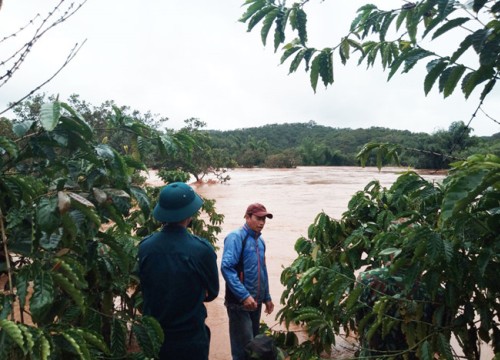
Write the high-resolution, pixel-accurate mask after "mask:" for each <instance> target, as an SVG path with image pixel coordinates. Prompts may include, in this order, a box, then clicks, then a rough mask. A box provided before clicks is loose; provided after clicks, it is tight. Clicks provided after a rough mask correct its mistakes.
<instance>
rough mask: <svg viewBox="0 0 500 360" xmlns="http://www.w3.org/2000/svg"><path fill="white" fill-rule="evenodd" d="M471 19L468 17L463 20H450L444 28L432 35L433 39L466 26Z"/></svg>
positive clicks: (462, 18)
mask: <svg viewBox="0 0 500 360" xmlns="http://www.w3.org/2000/svg"><path fill="white" fill-rule="evenodd" d="M469 20H470V19H469V18H466V17H461V18H456V19H452V20H449V21H448V22H446V23H445V24H444V25H443V26H441V27H440V28H439V29H437V30H436V31H435V32H434V34H433V35H432V39H435V38H437V37H438V36H441V35H443V34H444V33H446V32H447V31H449V30H451V29H454V28H456V27H457V26H461V25H463V24H465V23H466V22H467V21H469Z"/></svg>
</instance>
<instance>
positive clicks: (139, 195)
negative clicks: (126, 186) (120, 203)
mask: <svg viewBox="0 0 500 360" xmlns="http://www.w3.org/2000/svg"><path fill="white" fill-rule="evenodd" d="M130 192H131V193H132V196H133V197H134V199H135V200H136V201H137V204H139V207H140V209H141V211H142V212H143V214H144V216H145V217H146V218H148V217H149V215H150V214H151V202H150V200H149V197H148V195H147V194H146V192H145V191H144V189H143V188H141V187H138V186H131V187H130Z"/></svg>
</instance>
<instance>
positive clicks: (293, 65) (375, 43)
mask: <svg viewBox="0 0 500 360" xmlns="http://www.w3.org/2000/svg"><path fill="white" fill-rule="evenodd" d="M306 5H307V1H305V2H302V1H294V2H292V4H291V5H290V6H289V7H287V6H286V5H285V3H281V2H279V3H275V2H274V1H262V0H258V1H246V2H245V3H244V6H247V10H246V13H245V15H243V16H242V17H241V19H240V21H242V22H248V31H251V30H252V29H253V28H254V27H255V26H256V25H257V24H258V23H259V22H262V30H261V34H262V42H263V44H264V45H265V44H266V37H267V33H268V32H269V31H270V30H271V28H272V27H273V26H274V29H275V37H274V49H275V51H276V50H277V49H278V47H279V45H280V44H283V47H282V50H283V55H282V56H281V63H284V62H285V61H286V60H287V59H289V58H291V57H292V55H294V56H293V59H292V60H291V62H290V73H292V72H295V71H297V69H298V68H299V66H300V65H301V64H304V65H305V70H306V71H309V70H310V83H311V87H312V88H313V90H314V91H316V88H317V85H318V79H321V80H322V82H323V84H324V85H325V86H328V85H331V84H333V81H334V78H333V65H332V63H333V54H334V53H337V52H338V55H339V57H340V60H341V62H342V63H343V64H345V63H346V62H347V60H349V59H350V58H351V55H352V54H353V53H359V59H358V64H361V63H366V65H367V67H371V66H374V65H375V63H376V61H377V60H378V59H379V60H380V63H381V65H382V67H383V69H388V71H389V79H391V78H392V77H393V76H394V74H396V73H397V72H398V71H399V70H400V68H401V67H402V72H403V73H406V72H409V71H410V70H411V69H413V67H414V66H415V65H416V64H417V63H419V62H420V61H421V60H423V59H425V58H432V59H431V60H430V61H429V62H428V63H427V70H428V74H427V77H426V79H425V86H424V89H425V93H426V94H427V93H429V91H430V90H431V89H432V87H433V85H434V83H435V82H436V80H438V79H439V89H438V90H439V92H440V93H442V94H443V96H444V97H445V98H446V97H448V96H450V95H451V94H452V93H453V91H454V90H455V88H456V87H457V86H458V85H459V84H460V88H461V90H462V92H463V94H464V96H465V98H468V97H469V96H470V95H471V93H472V92H473V90H474V89H475V88H476V87H477V86H479V85H480V84H482V83H485V85H484V86H483V90H482V92H481V95H480V99H481V100H484V98H485V97H486V96H487V95H488V93H490V92H491V90H492V89H493V88H494V86H495V83H496V78H497V77H498V66H499V64H498V55H499V49H500V22H499V21H498V8H499V7H500V3H499V2H498V1H484V0H475V1H470V2H469V3H467V4H465V5H464V4H462V3H461V2H456V1H448V0H421V1H416V2H407V3H405V4H403V6H402V7H401V8H398V9H392V10H381V9H379V8H378V7H377V6H375V5H371V4H370V5H365V6H362V7H361V8H359V9H358V11H357V16H356V18H355V19H354V20H353V21H352V23H351V27H350V31H349V34H348V35H346V36H345V37H343V38H342V39H341V40H340V41H339V42H338V44H337V45H336V46H335V47H333V48H325V49H322V50H319V49H317V48H315V47H310V46H309V45H308V36H307V28H306V25H307V14H306V13H305V10H304V8H305V7H306ZM462 10H465V11H462ZM265 14H267V15H266V16H265V17H264V15H265ZM464 14H465V15H466V16H463V15H464ZM480 19H481V20H480ZM288 25H289V26H290V29H291V32H292V34H297V37H296V38H295V39H293V40H291V41H290V42H288V43H285V40H286V39H285V34H286V31H285V30H286V28H287V27H288ZM463 30H465V31H467V32H468V35H466V36H465V37H463V35H459V36H461V37H463V41H462V42H461V43H460V44H459V45H458V47H457V48H456V49H455V50H454V51H452V52H450V53H449V54H438V53H437V52H435V51H433V50H429V49H425V48H424V46H426V45H424V40H425V38H426V37H427V38H429V37H430V38H431V41H432V40H435V39H437V38H440V37H444V36H449V35H450V34H455V33H458V31H463ZM458 34H461V33H458ZM391 37H392V38H393V39H392V40H391ZM468 50H472V51H474V52H475V54H476V55H477V57H478V59H479V63H478V64H477V66H476V67H475V68H473V67H471V66H468V65H466V64H461V63H459V62H458V61H459V60H461V56H462V55H463V54H464V53H466V52H467V51H468Z"/></svg>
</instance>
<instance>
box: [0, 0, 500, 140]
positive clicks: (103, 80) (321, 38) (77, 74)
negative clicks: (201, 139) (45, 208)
mask: <svg viewBox="0 0 500 360" xmlns="http://www.w3.org/2000/svg"><path fill="white" fill-rule="evenodd" d="M366 2H367V1H365V0H349V1H344V2H341V4H339V2H335V1H331V2H310V3H308V9H310V11H309V12H308V13H309V39H310V41H311V45H313V46H318V47H324V46H334V45H335V44H336V42H337V41H338V39H339V37H340V36H342V35H344V34H346V32H347V29H348V27H349V24H350V21H351V20H352V19H353V18H354V12H355V10H356V9H357V8H358V7H359V6H361V5H363V4H364V3H366ZM372 2H375V3H379V4H383V5H381V6H384V7H385V6H392V7H398V6H400V5H401V2H400V1H399V0H385V1H382V0H378V1H372ZM55 3H56V2H55V1H52V0H51V1H48V0H47V1H45V2H44V3H43V5H41V3H40V2H39V1H36V0H22V1H21V0H5V1H4V4H3V8H2V9H1V10H0V25H1V28H0V38H3V37H4V36H6V35H9V34H10V33H11V32H13V31H15V30H17V29H18V28H19V27H20V26H21V24H24V23H26V22H27V21H28V20H29V19H30V18H31V17H32V16H33V15H34V14H35V13H36V12H40V13H41V14H42V15H43V14H45V13H46V12H47V11H49V10H50V9H51V8H52V7H51V5H53V4H55ZM242 4H243V0H241V1H238V0H218V1H217V2H211V1H206V0H170V1H158V0H151V1H148V2H143V3H139V2H136V1H134V2H133V1H129V0H122V1H117V0H106V1H97V0H88V2H87V3H86V4H85V5H84V7H83V8H82V9H81V10H80V11H78V13H77V14H75V15H74V16H73V17H72V18H70V19H69V20H68V21H66V22H65V23H64V24H62V25H60V26H58V27H56V28H54V29H53V30H51V31H50V32H49V33H48V34H47V35H46V36H44V37H43V38H42V39H41V41H40V43H39V44H37V46H36V47H35V49H34V51H33V53H32V54H31V55H30V56H29V58H28V61H26V63H25V64H23V67H22V68H21V69H20V71H19V72H18V73H17V74H16V75H15V77H14V78H13V80H12V81H10V82H9V83H8V84H7V85H5V86H3V87H1V88H0V105H1V106H2V109H3V108H4V106H5V104H6V103H7V102H9V101H14V100H16V99H17V98H18V97H20V96H22V95H24V94H25V93H26V92H27V91H29V90H31V89H32V88H33V86H34V85H35V84H39V83H41V82H42V81H44V80H45V79H46V78H47V77H48V76H50V75H51V74H52V73H53V72H54V71H56V70H57V69H58V67H59V66H60V65H61V64H62V62H63V61H64V59H65V58H66V56H67V53H68V52H69V50H70V49H71V48H72V47H73V45H74V44H75V43H76V42H82V41H83V40H84V39H87V42H86V44H85V45H84V47H83V48H82V50H81V51H80V53H79V54H78V56H77V57H76V58H75V59H74V60H73V61H72V62H71V64H70V65H69V66H68V67H67V68H66V69H64V70H63V72H61V73H60V74H59V75H58V76H57V77H56V78H55V79H54V80H53V81H52V82H51V83H49V84H48V85H47V86H46V87H44V88H43V89H42V90H43V91H45V92H47V93H49V94H52V93H59V94H60V96H61V97H62V98H65V97H67V96H69V95H70V94H72V93H77V94H79V95H81V98H82V99H84V100H87V101H89V102H90V103H92V104H94V105H99V104H101V103H102V102H104V101H106V100H115V101H116V102H117V103H118V104H119V105H128V106H130V107H131V108H133V109H137V110H140V111H143V112H145V111H151V112H152V113H155V114H160V115H162V116H166V117H169V118H170V119H171V120H170V122H169V124H168V126H170V127H174V128H178V127H180V126H182V125H183V120H184V119H187V118H190V117H197V118H200V119H201V120H202V121H205V122H206V123H207V125H208V128H210V129H222V130H225V129H234V128H244V127H252V126H261V125H264V124H268V123H285V122H288V123H291V122H307V121H309V120H314V121H316V122H317V123H319V124H323V125H328V126H333V127H341V128H342V127H352V128H357V127H370V126H383V127H390V128H397V129H408V130H410V131H415V132H416V131H424V132H433V131H435V130H437V129H442V128H447V127H448V126H449V124H450V123H451V122H452V121H456V120H463V121H465V122H468V121H469V120H470V119H471V117H472V114H473V113H474V111H475V110H476V107H477V105H478V100H477V98H478V95H479V91H476V92H477V93H476V92H475V93H473V95H472V96H471V98H470V99H469V100H467V101H465V99H464V98H463V96H462V94H461V93H460V91H459V89H457V90H456V94H453V95H452V96H451V97H450V98H448V99H446V100H443V99H442V96H441V95H440V94H438V93H437V91H435V89H434V90H433V91H432V92H431V94H429V96H428V97H425V96H424V92H423V76H424V74H425V70H424V68H423V66H422V67H421V68H417V69H415V71H412V72H410V73H409V74H403V75H396V76H395V77H394V78H393V79H392V80H391V81H390V82H387V81H386V79H387V73H383V72H382V71H381V70H380V69H379V68H375V69H369V70H365V66H364V65H361V66H359V67H358V66H356V65H355V62H356V60H354V61H352V62H351V63H350V64H348V66H346V67H344V66H342V65H341V64H340V61H339V60H338V57H335V64H336V65H335V83H334V85H333V86H332V87H329V88H328V89H326V90H325V89H324V88H323V87H322V86H321V85H319V86H318V91H317V93H316V94H314V93H313V91H312V89H311V88H310V86H309V80H308V74H305V73H304V72H303V71H302V70H300V71H299V72H297V73H294V74H292V75H288V64H285V65H281V66H279V65H278V64H279V57H280V55H281V54H280V53H279V52H278V53H274V52H273V49H272V44H271V42H272V38H271V36H272V35H270V39H269V44H268V47H267V48H264V47H263V45H262V43H261V41H260V32H259V29H260V26H258V28H255V29H254V30H253V31H252V32H251V33H247V32H246V24H242V23H240V22H238V21H237V20H238V18H239V17H240V16H241V14H242V13H243V11H244V8H242V7H241V5H242ZM5 43H6V42H4V43H3V44H0V46H2V53H4V54H5V53H6V52H5V49H6V48H5V47H4V46H5ZM499 96H500V95H499V92H498V90H496V91H495V93H493V94H491V95H490V96H489V97H488V99H487V102H486V104H485V111H487V112H488V115H490V116H492V117H494V118H500V114H499V113H498V109H497V107H495V106H494V104H496V103H498V100H499ZM489 111H491V113H490V112H489ZM495 112H496V113H495ZM471 126H472V128H474V129H475V134H478V135H491V134H493V133H495V132H498V131H500V127H499V126H498V124H495V123H494V122H492V121H491V120H490V119H488V118H487V117H486V116H485V115H484V114H482V113H478V116H477V118H476V119H474V121H473V122H472V124H471Z"/></svg>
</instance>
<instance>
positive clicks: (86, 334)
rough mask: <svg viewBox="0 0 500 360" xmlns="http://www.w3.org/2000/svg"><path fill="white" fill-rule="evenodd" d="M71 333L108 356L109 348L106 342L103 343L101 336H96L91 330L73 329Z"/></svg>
mask: <svg viewBox="0 0 500 360" xmlns="http://www.w3.org/2000/svg"><path fill="white" fill-rule="evenodd" d="M73 331H74V332H75V333H77V334H78V335H79V336H80V337H82V338H83V339H84V340H85V341H86V342H87V343H89V344H92V345H93V346H95V347H96V348H98V349H99V350H101V351H102V352H103V353H104V354H106V355H109V354H110V351H109V348H108V346H107V345H106V342H105V341H104V339H103V337H102V335H101V334H98V333H96V332H95V331H92V330H88V329H81V328H77V329H74V330H73Z"/></svg>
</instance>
